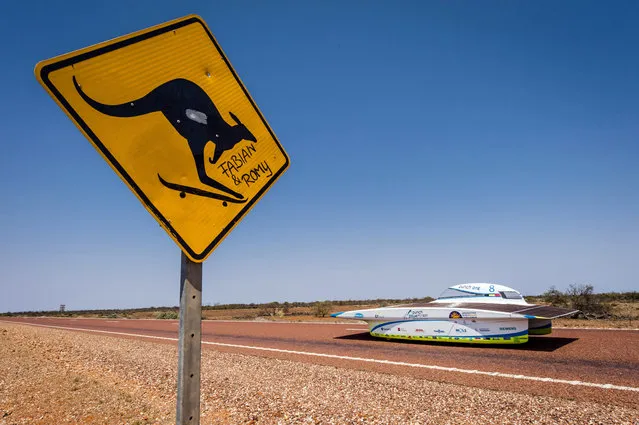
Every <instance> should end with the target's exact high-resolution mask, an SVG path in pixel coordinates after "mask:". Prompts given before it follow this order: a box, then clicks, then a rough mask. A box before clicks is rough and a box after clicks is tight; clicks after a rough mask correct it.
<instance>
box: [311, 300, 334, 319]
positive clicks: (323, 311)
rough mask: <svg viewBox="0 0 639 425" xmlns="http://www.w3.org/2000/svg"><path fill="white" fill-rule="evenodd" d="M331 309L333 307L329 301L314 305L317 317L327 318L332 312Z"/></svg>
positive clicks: (314, 312)
mask: <svg viewBox="0 0 639 425" xmlns="http://www.w3.org/2000/svg"><path fill="white" fill-rule="evenodd" d="M331 307H332V305H331V303H329V302H328V301H317V302H316V303H315V304H314V305H313V314H314V315H315V316H316V317H326V316H328V313H329V312H330V311H331Z"/></svg>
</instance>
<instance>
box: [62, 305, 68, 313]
mask: <svg viewBox="0 0 639 425" xmlns="http://www.w3.org/2000/svg"><path fill="white" fill-rule="evenodd" d="M66 307H67V306H66V305H64V304H60V311H61V312H62V311H64V309H65V308H66Z"/></svg>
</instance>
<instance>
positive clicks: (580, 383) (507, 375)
mask: <svg viewBox="0 0 639 425" xmlns="http://www.w3.org/2000/svg"><path fill="white" fill-rule="evenodd" d="M0 323H11V324H14V325H15V324H18V325H30V326H36V327H43V328H54V329H63V330H73V331H86V332H97V333H105V334H112V335H123V336H134V337H138V338H150V339H162V340H166V341H177V340H178V339H177V338H168V337H164V336H152V335H142V334H132V333H125V332H112V331H100V330H96V329H84V328H70V327H64V326H51V325H39V324H35V323H25V322H11V321H5V320H0ZM202 344H207V345H217V346H220V347H233V348H244V349H249V350H258V351H272V352H276V353H286V354H298V355H302V356H313V357H324V358H330V359H339V360H353V361H360V362H366V363H381V364H388V365H393V366H407V367H415V368H422V369H432V370H440V371H445V372H457V373H468V374H474V375H488V376H498V377H500V378H510V379H523V380H529V381H541V382H551V383H554V384H567V385H576V386H584V387H595V388H603V389H607V390H608V389H610V390H620V391H635V392H639V387H626V386H622V385H613V384H598V383H595V382H583V381H578V380H574V381H569V380H566V379H555V378H542V377H539V376H527V375H514V374H511V373H502V372H486V371H483V370H475V369H459V368H456V367H445V366H436V365H425V364H420V363H406V362H397V361H394V360H378V359H366V358H363V357H350V356H339V355H337V354H323V353H312V352H307V351H295V350H284V349H281V348H268V347H255V346H252V345H240V344H227V343H224V342H210V341H202Z"/></svg>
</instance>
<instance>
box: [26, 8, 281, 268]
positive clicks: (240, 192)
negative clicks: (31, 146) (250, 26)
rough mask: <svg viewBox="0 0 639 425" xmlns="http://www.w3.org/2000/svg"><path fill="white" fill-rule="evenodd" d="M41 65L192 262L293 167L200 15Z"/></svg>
mask: <svg viewBox="0 0 639 425" xmlns="http://www.w3.org/2000/svg"><path fill="white" fill-rule="evenodd" d="M35 74H36V78H37V79H38V81H39V82H40V83H41V84H42V85H43V87H44V88H45V89H46V90H47V92H48V93H49V94H50V95H51V96H52V97H53V99H54V100H55V101H56V102H57V104H58V105H59V106H60V107H61V108H62V109H63V110H64V111H65V113H66V114H67V115H68V116H69V118H71V120H72V121H73V122H74V123H75V124H76V126H77V127H78V128H79V129H80V130H81V131H82V133H83V134H84V135H85V136H86V137H87V139H89V141H90V142H91V143H92V144H93V146H94V147H95V148H96V149H97V151H98V152H99V153H100V154H101V155H102V157H103V158H104V159H105V160H106V161H107V162H108V163H109V165H110V166H111V167H112V168H113V170H114V171H115V172H116V173H117V174H118V175H119V176H120V177H121V178H122V180H123V181H124V182H125V183H126V184H127V186H128V187H129V188H130V189H131V190H132V191H133V193H134V194H135V195H136V196H137V197H138V199H139V200H140V201H141V202H142V204H143V205H144V206H145V207H146V209H147V210H148V211H149V212H150V213H151V214H152V215H153V216H154V217H155V218H156V220H158V222H159V223H160V225H161V226H162V227H163V228H164V229H165V230H166V231H167V233H168V234H169V235H170V236H171V238H172V239H173V240H174V241H175V242H176V243H177V244H178V245H179V246H180V248H181V249H182V251H184V253H185V254H186V255H187V256H188V257H189V258H191V260H193V261H196V262H202V261H204V260H205V259H206V258H207V257H208V255H209V254H210V253H211V251H212V250H214V249H215V247H216V246H217V245H218V244H219V243H220V242H221V241H222V239H223V238H224V237H225V236H226V235H227V234H228V233H229V232H230V231H231V230H232V229H233V228H234V227H235V226H236V225H237V223H238V222H239V221H240V220H241V219H242V218H243V217H244V216H245V215H246V214H247V213H248V211H249V210H250V209H251V208H252V207H253V206H254V204H255V202H256V201H257V200H258V199H260V198H261V197H262V195H264V193H265V192H266V191H267V190H268V189H269V188H270V187H271V186H272V184H273V183H274V182H275V181H276V180H277V179H278V178H279V177H280V176H281V175H282V173H283V172H284V171H285V170H286V169H287V168H288V165H289V158H288V156H287V154H286V152H285V151H284V149H283V148H282V146H281V145H280V143H279V141H278V140H277V138H276V136H275V134H274V133H273V131H272V130H271V128H270V127H269V125H268V123H267V122H266V120H265V119H264V117H263V116H262V114H261V112H260V111H259V109H258V107H257V106H256V104H255V102H254V101H253V100H252V98H251V96H250V95H249V93H248V91H247V90H246V88H245V87H244V85H243V84H242V82H241V80H240V79H239V77H238V75H237V74H236V73H235V71H234V70H233V68H232V66H231V64H230V63H229V61H228V59H227V58H226V56H225V55H224V53H223V51H222V49H221V48H220V47H219V45H218V44H217V42H216V40H215V38H214V37H213V35H212V34H211V32H210V30H209V29H208V27H207V25H206V24H205V23H204V21H203V20H202V19H201V18H200V17H198V16H195V15H190V16H187V17H184V18H181V19H177V20H174V21H171V22H167V23H165V24H162V25H158V26H155V27H152V28H148V29H146V30H142V31H139V32H136V33H133V34H130V35H127V36H123V37H120V38H117V39H114V40H110V41H107V42H104V43H101V44H98V45H95V46H91V47H88V48H85V49H82V50H78V51H75V52H71V53H68V54H65V55H62V56H59V57H55V58H53V59H49V60H46V61H42V62H40V63H38V64H37V66H36V68H35Z"/></svg>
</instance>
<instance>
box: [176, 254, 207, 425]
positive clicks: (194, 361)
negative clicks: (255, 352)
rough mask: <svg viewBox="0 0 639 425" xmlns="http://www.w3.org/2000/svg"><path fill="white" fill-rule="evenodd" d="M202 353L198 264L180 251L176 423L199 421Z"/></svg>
mask: <svg viewBox="0 0 639 425" xmlns="http://www.w3.org/2000/svg"><path fill="white" fill-rule="evenodd" d="M201 354H202V263H195V262H193V261H191V260H190V259H189V258H188V257H187V256H186V255H185V254H184V252H182V266H181V268H180V330H179V340H178V370H177V419H176V424H177V425H198V424H199V423H200V364H201Z"/></svg>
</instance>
